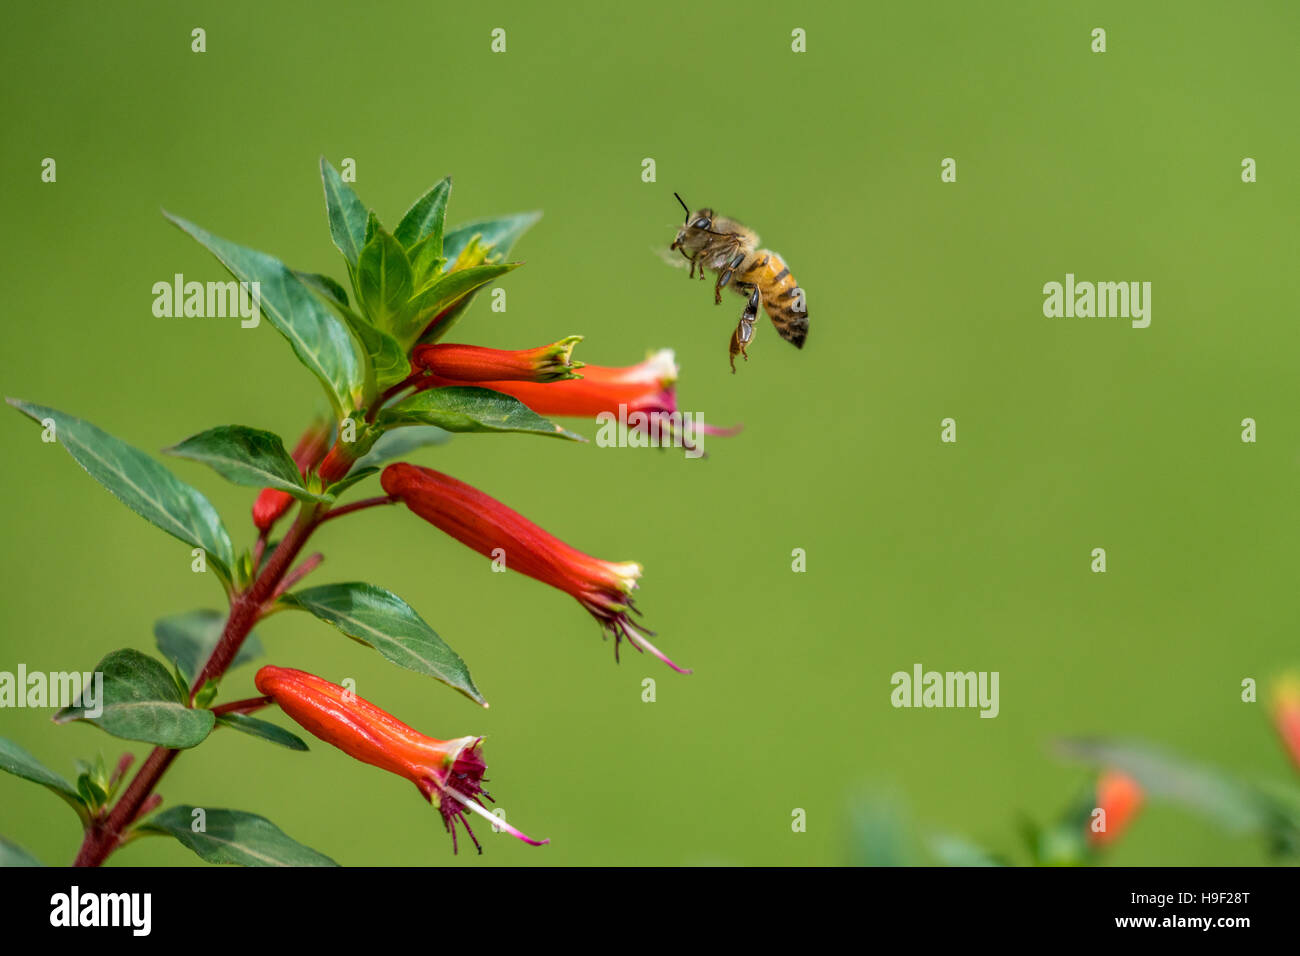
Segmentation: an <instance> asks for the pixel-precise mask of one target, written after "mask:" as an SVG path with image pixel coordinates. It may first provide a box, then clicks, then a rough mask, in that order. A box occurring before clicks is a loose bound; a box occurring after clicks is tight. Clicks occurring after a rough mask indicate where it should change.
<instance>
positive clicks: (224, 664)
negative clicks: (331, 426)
mask: <svg viewBox="0 0 1300 956" xmlns="http://www.w3.org/2000/svg"><path fill="white" fill-rule="evenodd" d="M358 504H360V502H358ZM340 510H341V509H340ZM321 520H322V518H321V517H320V516H319V510H318V509H317V508H316V507H315V506H313V505H304V506H303V507H302V509H301V510H300V511H299V512H298V517H297V520H295V521H294V523H293V527H292V528H290V529H289V533H288V534H286V535H285V536H284V539H283V540H282V541H281V542H280V543H279V545H278V546H277V547H276V549H275V551H274V553H272V555H271V558H270V560H269V561H267V563H266V569H265V570H264V571H263V572H262V573H261V574H259V575H258V576H257V577H256V579H255V580H254V581H253V583H252V584H251V585H250V586H249V587H248V588H247V589H245V590H243V591H239V592H236V593H235V595H234V597H233V598H232V599H231V602H230V616H229V617H228V618H227V619H226V627H225V629H224V630H223V631H222V632H221V639H220V640H219V641H218V642H217V646H216V647H215V648H213V651H212V654H211V656H210V657H209V658H208V661H207V663H206V664H204V665H203V669H202V670H201V671H200V672H199V676H198V677H196V678H195V679H194V685H193V686H192V687H191V688H190V701H191V703H193V700H194V695H195V694H197V693H198V692H199V690H201V689H202V687H203V685H204V684H206V683H207V682H208V680H209V679H214V678H218V677H220V676H221V675H222V674H224V673H225V672H226V668H228V667H229V666H230V663H231V662H232V661H233V660H234V659H235V655H236V654H238V653H239V648H240V646H241V645H242V644H243V643H244V638H246V637H248V633H249V631H251V630H252V629H253V625H254V624H256V623H257V620H258V618H259V617H261V614H262V610H263V607H264V606H265V604H266V601H267V599H268V598H270V597H271V595H272V594H274V593H275V589H276V587H277V586H278V585H279V583H280V580H281V578H283V577H284V574H285V572H286V571H287V570H288V568H289V566H290V565H291V564H293V562H294V559H295V558H297V556H298V552H299V551H301V550H302V547H303V545H304V544H306V543H307V539H308V538H309V537H310V536H311V533H312V531H314V530H315V529H316V526H317V525H318V524H319V523H320V522H321ZM239 703H247V701H241V702H239ZM179 754H180V751H179V750H172V749H170V748H167V747H155V748H154V749H153V750H151V751H150V752H149V756H148V757H147V758H146V759H145V762H144V763H143V764H142V765H141V767H140V769H139V771H138V772H137V773H136V775H135V777H134V778H133V779H132V780H131V783H130V785H129V786H128V787H127V788H126V790H125V791H123V793H122V796H121V797H120V798H119V799H118V801H117V803H116V804H114V806H113V809H112V810H110V811H109V813H108V815H107V816H105V817H101V818H100V819H97V820H93V821H92V822H91V825H90V826H89V827H88V828H87V829H86V836H85V839H84V840H83V841H82V844H81V849H80V850H79V851H78V852H77V858H76V860H74V861H73V864H72V865H73V866H99V865H100V864H102V863H103V862H104V860H105V859H107V858H108V855H109V854H110V853H112V852H113V851H114V850H116V849H117V848H118V847H119V846H120V845H121V843H122V838H123V836H124V834H125V832H126V829H127V827H129V826H130V825H131V824H132V823H134V822H135V820H136V819H137V818H138V817H139V816H140V814H141V813H142V812H143V810H144V808H145V804H146V801H148V800H149V798H150V794H151V793H152V792H153V789H154V787H156V786H157V785H158V781H159V780H160V779H161V778H162V775H163V774H164V773H166V772H167V768H168V767H170V766H171V764H172V761H173V760H175V759H176V757H177V756H178V755H179Z"/></svg>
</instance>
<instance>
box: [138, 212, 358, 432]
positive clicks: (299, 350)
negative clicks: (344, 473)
mask: <svg viewBox="0 0 1300 956" xmlns="http://www.w3.org/2000/svg"><path fill="white" fill-rule="evenodd" d="M164 215H166V216H167V218H168V219H170V220H171V221H172V222H173V223H175V224H176V225H177V226H179V227H180V228H181V229H183V230H184V231H185V232H187V233H189V234H190V235H191V236H193V237H194V238H195V239H197V240H198V241H199V242H200V243H201V244H202V245H203V246H205V247H206V248H207V249H208V251H210V252H211V253H212V254H213V255H215V256H216V257H217V258H218V259H220V260H221V262H222V264H223V265H224V266H225V267H226V268H227V269H228V270H230V273H231V274H232V275H233V276H234V277H235V278H236V279H239V280H241V281H243V282H249V283H252V282H257V283H260V294H261V305H262V312H263V313H265V315H266V317H267V318H268V319H269V320H270V322H271V324H272V325H274V326H275V327H276V329H278V330H279V331H280V333H281V334H282V335H283V336H284V337H285V338H286V339H288V340H289V344H290V345H292V346H293V351H294V353H295V354H296V355H297V356H298V361H300V362H302V364H303V365H305V366H306V367H307V368H308V369H309V370H310V371H311V373H312V374H313V375H315V376H316V378H317V379H319V380H320V382H321V384H322V385H323V386H324V387H325V392H326V394H327V395H328V396H329V399H330V402H331V404H332V405H333V407H334V411H335V412H336V413H337V414H338V417H340V418H342V417H343V416H344V415H345V414H346V413H347V412H349V411H351V410H352V409H353V408H355V407H357V405H358V404H359V402H360V400H361V391H362V387H363V385H364V384H365V365H364V362H363V360H362V357H361V354H360V350H359V349H358V348H357V345H356V343H355V342H354V341H353V339H352V335H351V333H349V331H348V329H347V326H346V325H344V324H343V323H342V322H340V321H339V320H338V319H337V318H336V317H335V316H334V315H333V313H332V312H330V310H329V309H328V308H327V307H326V306H325V305H324V304H323V303H321V302H320V301H318V300H317V298H316V296H315V294H314V293H313V292H312V291H311V289H309V288H308V287H307V285H305V284H304V283H303V282H302V281H301V280H300V279H299V278H298V277H297V276H295V275H294V274H293V272H292V271H290V270H289V269H288V267H286V266H285V264H284V263H283V262H281V261H280V260H279V259H276V258H275V257H274V256H269V255H267V254H266V253H264V252H258V251H257V250H255V249H248V248H245V247H244V246H240V245H237V244H235V243H233V242H229V241H228V240H225V239H222V238H220V237H218V236H214V235H213V234H212V233H210V232H207V231H206V230H204V229H200V228H199V227H198V226H196V225H194V224H193V223H191V222H186V221H185V220H184V219H181V218H180V217H178V216H173V215H172V214H171V213H167V212H164Z"/></svg>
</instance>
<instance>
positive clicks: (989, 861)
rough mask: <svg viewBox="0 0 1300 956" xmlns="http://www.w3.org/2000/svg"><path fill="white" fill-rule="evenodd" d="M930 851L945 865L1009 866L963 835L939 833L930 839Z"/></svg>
mask: <svg viewBox="0 0 1300 956" xmlns="http://www.w3.org/2000/svg"><path fill="white" fill-rule="evenodd" d="M929 848H930V852H931V853H933V854H934V856H935V857H936V858H937V859H938V860H939V862H941V863H942V864H943V865H944V866H1007V865H1008V864H1007V862H1006V861H1005V860H1003V859H1001V858H1000V857H998V856H996V855H994V854H993V853H990V852H989V851H988V850H986V849H984V848H983V847H982V846H980V845H979V844H976V843H972V842H971V841H970V840H968V839H966V838H965V837H963V836H956V835H953V834H939V835H937V836H933V837H931V838H930V840H929Z"/></svg>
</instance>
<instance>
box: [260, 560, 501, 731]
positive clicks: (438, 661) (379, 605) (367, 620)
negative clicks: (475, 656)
mask: <svg viewBox="0 0 1300 956" xmlns="http://www.w3.org/2000/svg"><path fill="white" fill-rule="evenodd" d="M280 602H281V603H282V604H284V605H285V606H286V607H295V608H300V609H301V610H304V611H310V612H311V613H312V614H315V615H316V616H317V617H318V618H320V619H321V620H322V621H328V622H329V623H330V624H333V625H334V626H335V627H337V628H338V629H339V630H340V631H342V632H343V633H344V634H346V635H347V636H348V637H350V638H352V639H353V640H354V641H359V642H360V643H362V644H366V645H369V646H370V647H373V648H374V649H375V650H377V651H379V653H380V654H382V655H383V656H384V657H385V658H387V659H388V660H390V661H392V662H393V663H394V664H398V665H400V666H402V667H405V668H408V669H409V670H413V671H415V672H416V673H419V674H426V675H428V676H429V677H433V678H436V679H437V680H440V681H442V682H443V683H444V684H446V685H448V686H449V687H453V688H455V689H456V690H458V691H460V692H461V693H462V694H464V695H465V696H466V697H468V698H469V699H470V700H472V701H475V702H476V703H479V704H483V705H484V706H486V701H484V699H483V695H482V694H480V693H479V692H478V688H477V687H475V686H474V681H473V679H471V678H470V676H469V669H468V668H467V667H466V666H465V662H464V661H463V660H461V657H460V655H459V654H457V653H456V652H455V651H453V650H452V649H451V648H450V647H448V646H447V644H446V642H444V641H443V639H442V638H441V637H439V636H438V635H437V633H435V632H434V630H433V628H431V627H430V626H429V625H428V624H426V623H425V622H424V619H423V618H422V617H420V615H418V614H416V613H415V611H414V610H413V609H412V608H411V606H410V605H409V604H407V603H406V602H405V601H403V600H402V599H401V598H399V597H398V596H397V595H396V594H394V593H393V592H392V591H386V590H385V589H383V588H380V587H376V586H375V585H373V584H362V583H360V582H350V583H347V584H325V585H322V586H320V587H315V588H307V589H305V590H302V591H295V592H293V593H291V594H286V595H285V596H284V597H282V598H280Z"/></svg>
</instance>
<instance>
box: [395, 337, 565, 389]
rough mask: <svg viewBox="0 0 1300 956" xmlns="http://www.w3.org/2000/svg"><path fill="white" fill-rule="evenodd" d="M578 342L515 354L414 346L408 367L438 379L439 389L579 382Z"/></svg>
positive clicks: (471, 347)
mask: <svg viewBox="0 0 1300 956" xmlns="http://www.w3.org/2000/svg"><path fill="white" fill-rule="evenodd" d="M581 341H582V336H581V335H570V336H569V337H568V338H565V339H560V341H558V342H555V343H553V344H551V345H543V346H540V347H539V348H535V349H516V350H514V351H502V350H501V349H488V348H481V347H480V346H477V345H441V344H439V345H417V346H416V347H415V349H414V350H413V351H412V352H411V365H412V366H413V367H414V368H418V369H424V370H425V371H427V372H430V373H432V374H433V375H435V376H437V378H438V379H439V381H438V384H439V385H444V384H456V383H467V382H472V383H478V382H490V381H494V380H501V381H514V382H560V381H565V380H568V379H576V378H578V375H577V374H576V371H577V370H578V369H580V368H582V367H583V364H582V363H581V362H575V361H573V347H574V346H575V345H577V344H578V343H579V342H581Z"/></svg>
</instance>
